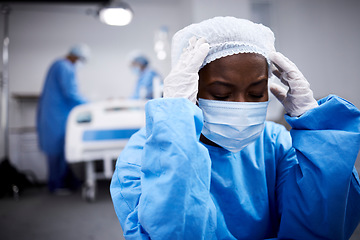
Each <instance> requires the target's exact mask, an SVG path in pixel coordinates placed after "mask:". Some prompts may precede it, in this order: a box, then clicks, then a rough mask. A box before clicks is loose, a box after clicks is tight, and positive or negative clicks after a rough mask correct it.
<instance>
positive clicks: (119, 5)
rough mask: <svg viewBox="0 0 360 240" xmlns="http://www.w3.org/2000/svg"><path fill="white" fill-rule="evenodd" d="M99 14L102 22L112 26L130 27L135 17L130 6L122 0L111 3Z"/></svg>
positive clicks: (114, 0)
mask: <svg viewBox="0 0 360 240" xmlns="http://www.w3.org/2000/svg"><path fill="white" fill-rule="evenodd" d="M98 14H99V19H100V21H101V22H103V23H106V24H108V25H112V26H125V25H128V24H129V23H130V22H131V20H132V17H133V11H132V9H131V8H130V6H129V4H127V3H125V2H123V1H121V0H113V1H110V3H109V4H107V5H105V6H104V7H102V8H101V9H100V10H99V13H98Z"/></svg>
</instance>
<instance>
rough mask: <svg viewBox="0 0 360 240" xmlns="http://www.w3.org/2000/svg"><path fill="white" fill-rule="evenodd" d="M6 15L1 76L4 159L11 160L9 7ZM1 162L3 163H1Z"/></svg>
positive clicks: (4, 12)
mask: <svg viewBox="0 0 360 240" xmlns="http://www.w3.org/2000/svg"><path fill="white" fill-rule="evenodd" d="M1 12H2V14H3V15H4V37H3V51H2V61H3V71H2V75H1V79H0V80H1V81H0V88H1V129H2V130H3V134H4V158H3V160H6V159H7V160H8V159H9V44H10V39H9V14H10V8H9V7H8V6H7V5H3V6H1ZM0 162H1V161H0Z"/></svg>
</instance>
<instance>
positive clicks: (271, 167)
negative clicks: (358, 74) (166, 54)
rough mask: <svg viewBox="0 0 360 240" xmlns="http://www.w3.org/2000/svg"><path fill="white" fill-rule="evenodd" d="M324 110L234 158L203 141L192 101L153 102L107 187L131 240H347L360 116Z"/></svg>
mask: <svg viewBox="0 0 360 240" xmlns="http://www.w3.org/2000/svg"><path fill="white" fill-rule="evenodd" d="M319 104H320V106H319V107H317V108H315V109H312V110H309V111H308V112H306V113H305V114H303V115H302V116H301V117H289V116H286V120H287V121H288V123H289V124H290V125H291V126H292V130H291V131H290V133H289V132H288V131H287V130H286V129H285V128H284V127H283V126H281V125H278V124H275V123H273V122H266V123H265V129H264V131H263V132H262V134H261V136H260V137H259V138H258V139H257V140H256V141H255V142H253V143H252V144H250V145H249V146H247V147H246V148H244V149H243V150H241V151H240V152H238V153H232V152H229V151H227V150H225V149H223V148H219V147H214V146H209V145H205V144H203V143H201V142H200V141H199V136H200V133H201V130H202V126H203V117H202V112H201V110H200V109H199V108H198V107H196V106H195V105H194V104H192V103H191V102H190V101H188V100H186V99H180V98H174V99H156V100H151V101H149V102H148V103H147V105H146V127H145V128H143V129H141V130H140V131H139V132H137V133H136V134H134V135H133V136H132V138H131V139H130V141H129V143H128V145H127V147H126V148H125V149H124V151H123V152H122V153H121V155H120V156H119V158H118V160H117V163H116V169H115V172H114V175H113V178H112V181H111V186H110V191H111V196H112V199H113V204H114V208H115V211H116V214H117V216H118V218H119V221H120V224H121V226H122V229H123V232H124V236H125V238H126V239H161V240H163V239H251V240H256V239H268V238H276V239H301V240H305V239H306V240H311V239H336V240H339V239H348V238H349V237H350V236H351V234H352V232H353V231H354V229H355V228H356V226H357V225H358V223H359V219H360V204H359V203H360V186H359V178H358V175H357V173H356V170H355V168H354V163H355V160H356V156H357V154H358V152H359V146H360V112H359V110H358V109H356V107H355V106H354V105H352V104H351V103H349V102H347V101H346V100H344V99H342V98H339V97H337V96H333V95H332V96H328V97H327V98H325V99H322V100H320V101H319Z"/></svg>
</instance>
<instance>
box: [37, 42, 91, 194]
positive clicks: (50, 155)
mask: <svg viewBox="0 0 360 240" xmlns="http://www.w3.org/2000/svg"><path fill="white" fill-rule="evenodd" d="M89 56H90V49H89V47H88V46H87V45H86V44H76V45H74V46H72V47H71V49H70V50H69V52H68V54H67V55H66V56H65V57H64V58H60V59H58V60H56V61H55V62H54V63H52V65H51V66H50V68H49V70H48V72H47V75H46V79H45V83H44V86H43V90H42V93H41V96H40V99H39V103H38V111H37V131H38V138H39V146H40V149H41V150H42V151H43V152H44V153H45V154H46V156H47V161H48V187H49V191H50V192H52V193H56V192H61V191H68V190H76V189H77V188H78V187H79V185H80V182H79V180H78V179H77V178H76V177H75V175H74V174H73V173H72V171H71V169H70V168H69V166H68V164H67V162H66V159H65V132H66V121H67V117H68V115H69V113H70V111H71V109H72V108H73V107H75V106H77V105H79V104H83V103H86V102H87V100H86V99H85V98H84V97H83V96H82V95H81V94H80V92H79V89H78V83H77V76H76V72H77V68H78V66H80V65H82V64H84V63H85V62H86V61H87V60H88V58H89Z"/></svg>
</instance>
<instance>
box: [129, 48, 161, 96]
mask: <svg viewBox="0 0 360 240" xmlns="http://www.w3.org/2000/svg"><path fill="white" fill-rule="evenodd" d="M130 67H131V71H132V72H133V73H134V74H135V75H136V77H137V83H136V86H135V90H134V92H133V94H132V96H131V98H132V99H152V98H154V97H156V96H154V88H155V87H158V86H156V85H157V84H160V82H161V77H160V75H159V74H158V73H157V72H156V71H155V70H154V69H152V68H151V67H150V63H149V60H148V58H147V57H145V56H144V55H142V54H139V55H137V56H135V57H134V58H133V60H132V62H131V66H130Z"/></svg>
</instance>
